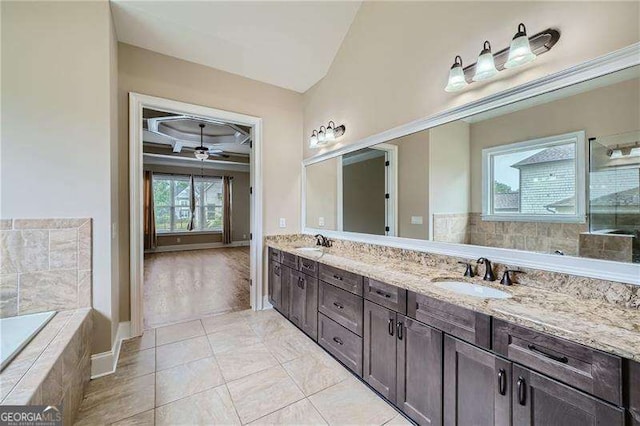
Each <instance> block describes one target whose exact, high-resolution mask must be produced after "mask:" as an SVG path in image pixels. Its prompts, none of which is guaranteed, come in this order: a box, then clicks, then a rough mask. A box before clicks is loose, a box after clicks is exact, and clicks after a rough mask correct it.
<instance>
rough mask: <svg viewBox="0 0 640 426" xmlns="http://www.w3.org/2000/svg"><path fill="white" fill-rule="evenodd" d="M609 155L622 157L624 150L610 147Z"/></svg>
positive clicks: (614, 157)
mask: <svg viewBox="0 0 640 426" xmlns="http://www.w3.org/2000/svg"><path fill="white" fill-rule="evenodd" d="M607 155H608V156H609V157H610V158H611V159H616V158H622V150H621V149H620V148H616V149H610V150H609V151H608V152H607Z"/></svg>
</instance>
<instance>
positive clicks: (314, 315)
mask: <svg viewBox="0 0 640 426" xmlns="http://www.w3.org/2000/svg"><path fill="white" fill-rule="evenodd" d="M290 276H291V282H290V284H289V290H290V293H289V297H290V303H289V319H290V320H291V322H293V323H294V324H295V325H297V326H298V327H299V328H300V329H301V330H302V331H304V332H305V333H307V334H308V335H309V336H310V337H311V338H313V339H314V340H315V339H316V338H317V337H318V280H317V279H316V278H312V277H309V276H307V275H305V274H303V273H300V272H298V271H294V270H292V271H291V274H290Z"/></svg>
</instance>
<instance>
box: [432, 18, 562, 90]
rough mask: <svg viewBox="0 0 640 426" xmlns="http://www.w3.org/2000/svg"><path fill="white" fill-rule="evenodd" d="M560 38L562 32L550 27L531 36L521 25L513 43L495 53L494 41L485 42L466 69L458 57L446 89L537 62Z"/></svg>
mask: <svg viewBox="0 0 640 426" xmlns="http://www.w3.org/2000/svg"><path fill="white" fill-rule="evenodd" d="M559 39H560V32H559V31H558V30H554V29H552V28H548V29H546V30H544V31H541V32H539V33H537V34H534V35H532V36H531V37H528V36H527V28H526V27H525V25H524V24H522V23H520V24H519V25H518V31H517V33H516V35H515V36H514V37H513V39H512V40H511V45H510V46H509V47H507V48H504V49H502V50H500V51H499V52H498V53H493V52H492V50H491V43H489V41H485V42H484V44H483V46H482V51H481V52H480V55H479V56H478V61H477V62H476V63H473V64H471V65H467V66H466V67H464V68H463V66H462V58H460V57H459V56H456V59H455V61H454V63H453V66H452V67H451V69H450V70H449V80H448V81H447V86H446V87H445V89H444V90H445V91H446V92H457V91H459V90H462V89H464V88H465V87H466V86H468V85H469V84H470V83H472V82H474V81H483V80H488V79H490V78H492V77H495V76H496V75H497V74H498V73H499V72H500V71H502V70H504V69H506V68H516V67H519V66H522V65H525V64H528V63H530V62H532V61H534V60H535V59H536V58H537V57H538V56H540V55H542V54H544V53H547V52H548V51H549V50H551V48H552V47H553V46H555V44H556V43H557V42H558V40H559Z"/></svg>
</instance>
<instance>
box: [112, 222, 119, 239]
mask: <svg viewBox="0 0 640 426" xmlns="http://www.w3.org/2000/svg"><path fill="white" fill-rule="evenodd" d="M117 236H118V224H117V223H116V222H113V223H112V224H111V239H112V240H115V239H116V237H117Z"/></svg>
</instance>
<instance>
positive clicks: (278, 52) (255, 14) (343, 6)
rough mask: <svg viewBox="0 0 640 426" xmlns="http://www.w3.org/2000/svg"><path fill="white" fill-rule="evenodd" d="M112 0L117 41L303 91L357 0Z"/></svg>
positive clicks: (321, 69)
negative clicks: (293, 0) (257, 0)
mask: <svg viewBox="0 0 640 426" xmlns="http://www.w3.org/2000/svg"><path fill="white" fill-rule="evenodd" d="M111 5H112V11H113V17H114V21H115V27H116V33H117V36H118V40H119V41H121V42H124V43H128V44H132V45H134V46H138V47H142V48H145V49H149V50H153V51H155V52H158V53H162V54H165V55H169V56H173V57H176V58H180V59H184V60H187V61H191V62H196V63H199V64H202V65H206V66H209V67H213V68H217V69H220V70H223V71H228V72H231V73H234V74H238V75H241V76H244V77H248V78H251V79H254V80H258V81H262V82H265V83H270V84H273V85H276V86H280V87H284V88H287V89H291V90H295V91H297V92H305V91H306V90H308V89H309V88H310V87H311V86H313V85H314V84H315V83H317V82H318V81H319V80H320V79H322V78H323V77H324V76H325V74H326V73H327V70H328V69H329V67H330V65H331V62H332V61H333V58H334V56H335V55H336V53H337V51H338V49H339V47H340V45H341V43H342V40H343V39H344V36H345V35H346V33H347V31H348V30H349V27H350V26H351V23H352V22H353V19H354V17H355V15H356V13H357V11H358V9H359V7H360V1H296V2H287V1H282V2H278V1H260V2H253V1H247V2H245V1H155V0H135V1H129V0H111Z"/></svg>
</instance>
